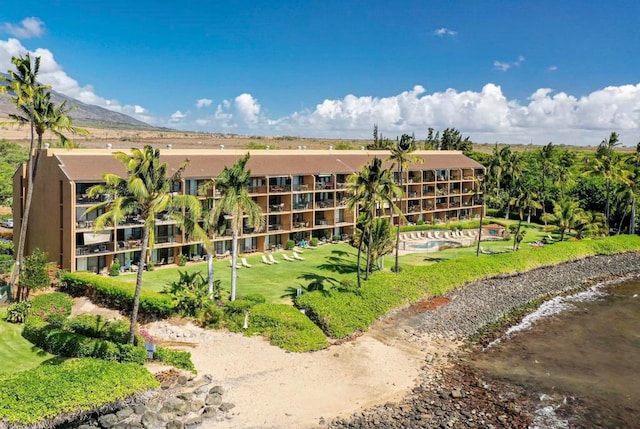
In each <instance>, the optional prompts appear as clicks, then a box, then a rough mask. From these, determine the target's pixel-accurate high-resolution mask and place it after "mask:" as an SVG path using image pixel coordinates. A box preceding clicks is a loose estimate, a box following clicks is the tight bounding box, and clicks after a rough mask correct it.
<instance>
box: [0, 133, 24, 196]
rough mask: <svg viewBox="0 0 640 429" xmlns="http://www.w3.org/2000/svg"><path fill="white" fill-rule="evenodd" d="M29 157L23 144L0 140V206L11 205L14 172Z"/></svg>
mask: <svg viewBox="0 0 640 429" xmlns="http://www.w3.org/2000/svg"><path fill="white" fill-rule="evenodd" d="M28 158H29V156H28V154H27V150H26V149H24V148H23V147H22V146H20V145H18V144H16V143H13V142H9V141H7V140H5V139H2V140H0V206H10V205H11V203H12V202H13V174H14V173H15V172H16V169H17V168H18V166H19V165H21V164H22V163H23V162H25V161H26V160H27V159H28Z"/></svg>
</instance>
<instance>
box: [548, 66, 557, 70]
mask: <svg viewBox="0 0 640 429" xmlns="http://www.w3.org/2000/svg"><path fill="white" fill-rule="evenodd" d="M547 70H549V71H556V70H558V66H549V68H547Z"/></svg>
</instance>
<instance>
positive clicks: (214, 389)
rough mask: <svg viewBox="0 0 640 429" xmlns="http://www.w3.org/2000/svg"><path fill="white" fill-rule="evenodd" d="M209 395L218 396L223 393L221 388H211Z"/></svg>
mask: <svg viewBox="0 0 640 429" xmlns="http://www.w3.org/2000/svg"><path fill="white" fill-rule="evenodd" d="M209 393H217V394H218V395H222V394H223V393H224V389H223V388H222V386H213V387H212V388H211V389H210V390H209Z"/></svg>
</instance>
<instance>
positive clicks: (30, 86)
mask: <svg viewBox="0 0 640 429" xmlns="http://www.w3.org/2000/svg"><path fill="white" fill-rule="evenodd" d="M11 63H12V64H13V65H14V66H15V68H16V70H15V71H14V70H9V71H8V75H9V76H8V77H7V76H3V75H0V79H1V80H4V81H6V82H8V85H7V86H0V92H6V91H7V90H11V91H12V92H13V94H14V95H13V96H12V97H11V101H12V102H13V104H14V105H15V106H16V107H17V108H18V110H20V111H23V112H24V113H26V116H27V118H28V123H29V125H30V143H29V160H28V161H27V169H28V172H29V180H27V190H26V196H25V201H24V209H23V214H22V219H21V223H20V236H19V238H18V248H17V249H16V264H15V269H14V270H13V271H12V273H11V279H10V281H9V285H13V284H15V282H16V280H17V279H18V277H19V275H20V270H21V267H22V261H23V259H24V249H25V241H26V239H27V228H28V225H29V213H30V211H31V201H32V200H33V181H34V179H35V176H36V168H35V166H36V165H37V157H38V156H39V151H35V117H36V109H35V100H36V97H37V95H36V94H38V93H40V92H43V91H44V89H45V88H47V87H45V86H43V85H40V84H39V83H38V82H37V76H38V72H39V71H40V57H35V59H34V60H33V61H31V56H30V55H29V54H27V56H26V57H13V58H11Z"/></svg>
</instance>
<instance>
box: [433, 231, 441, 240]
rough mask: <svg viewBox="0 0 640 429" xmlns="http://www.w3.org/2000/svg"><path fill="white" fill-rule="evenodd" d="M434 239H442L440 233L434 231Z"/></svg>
mask: <svg viewBox="0 0 640 429" xmlns="http://www.w3.org/2000/svg"><path fill="white" fill-rule="evenodd" d="M433 238H435V239H436V240H439V239H440V231H434V232H433Z"/></svg>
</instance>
